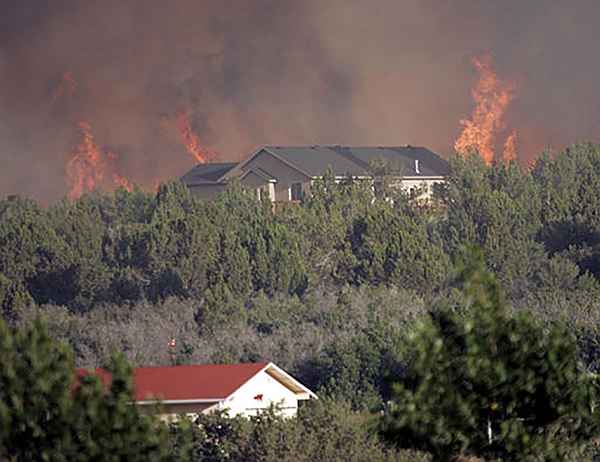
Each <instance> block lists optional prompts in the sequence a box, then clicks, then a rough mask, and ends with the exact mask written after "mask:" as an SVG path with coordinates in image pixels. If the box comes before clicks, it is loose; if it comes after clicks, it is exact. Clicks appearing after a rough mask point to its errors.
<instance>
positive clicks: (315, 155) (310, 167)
mask: <svg viewBox="0 0 600 462" xmlns="http://www.w3.org/2000/svg"><path fill="white" fill-rule="evenodd" d="M264 149H265V150H266V151H269V152H271V153H273V154H274V155H275V156H277V157H279V158H281V159H283V160H285V161H286V162H288V163H289V164H292V165H293V166H295V167H296V168H297V169H298V170H300V171H302V172H304V173H306V174H308V175H309V176H312V177H316V176H321V175H323V173H324V172H325V171H326V170H327V169H328V168H329V169H331V170H332V172H333V173H334V175H336V176H345V175H352V176H369V175H371V163H372V162H375V161H378V160H381V161H384V162H386V163H388V164H389V165H391V166H392V167H393V168H397V169H399V170H400V173H401V175H402V176H445V175H447V174H448V172H449V167H448V162H447V161H445V160H444V159H442V158H441V157H440V156H438V155H437V154H435V153H433V152H432V151H430V150H429V149H427V148H423V147H418V146H380V147H368V146H367V147H355V146H338V145H336V146H290V147H287V146H266V147H265V148H264ZM415 160H418V161H419V173H417V172H416V170H415V167H416V163H415Z"/></svg>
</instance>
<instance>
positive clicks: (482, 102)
mask: <svg viewBox="0 0 600 462" xmlns="http://www.w3.org/2000/svg"><path fill="white" fill-rule="evenodd" d="M473 65H474V66H475V68H476V69H477V71H478V72H479V80H478V81H477V83H476V85H475V87H474V88H473V90H472V92H471V94H472V96H473V100H474V101H475V108H474V109H473V112H472V114H471V118H470V119H468V120H466V119H463V120H461V121H460V124H461V125H462V127H463V130H462V132H461V134H460V136H459V137H458V139H457V140H456V142H455V143H454V149H455V150H456V151H457V152H459V153H461V154H466V153H468V152H469V151H471V150H475V151H477V152H478V153H479V155H480V156H481V157H482V158H483V159H484V160H485V162H486V163H487V164H491V163H492V161H493V159H494V151H495V146H496V136H497V133H498V131H500V130H502V129H503V128H504V120H503V118H504V114H505V113H506V110H507V108H508V105H509V104H510V102H511V101H512V99H513V97H514V90H515V85H514V84H513V83H511V82H505V81H501V80H499V79H498V76H497V75H496V73H495V72H494V69H493V67H492V59H491V56H489V55H485V56H482V57H478V58H473ZM515 136H516V134H515ZM515 136H513V135H511V136H510V137H509V138H511V137H512V140H510V144H512V146H513V147H514V137H515ZM508 142H509V140H507V143H508ZM515 154H516V153H515Z"/></svg>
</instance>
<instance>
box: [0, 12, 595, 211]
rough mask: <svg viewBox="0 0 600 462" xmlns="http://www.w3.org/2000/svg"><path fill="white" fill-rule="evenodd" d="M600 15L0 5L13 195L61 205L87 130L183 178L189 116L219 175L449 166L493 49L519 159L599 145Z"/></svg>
mask: <svg viewBox="0 0 600 462" xmlns="http://www.w3.org/2000/svg"><path fill="white" fill-rule="evenodd" d="M598 18H600V3H599V2H597V1H595V0H589V1H587V0H580V1H573V2H567V1H552V0H539V1H537V0H530V1H528V2H522V1H517V0H505V1H502V2H492V1H481V0H454V1H452V2H448V1H442V0H374V1H368V0H286V1H281V0H253V1H242V0H238V1H234V0H215V1H208V0H204V1H203V0H174V1H172V2H165V1H163V0H97V1H96V0H87V1H85V2H80V1H76V0H46V1H41V0H38V1H34V0H0V161H1V162H0V194H2V195H5V194H13V193H18V194H23V195H28V196H32V197H35V198H37V199H41V200H43V201H46V202H47V201H52V200H55V199H58V198H60V197H62V196H64V194H65V193H66V192H67V183H66V176H65V162H66V161H67V159H68V158H69V155H70V153H71V152H72V151H73V148H74V146H75V145H76V144H77V142H78V131H77V123H78V122H79V121H86V122H88V123H89V124H90V125H91V127H92V130H93V133H94V136H95V139H96V141H97V143H98V144H99V145H100V146H101V147H102V148H103V149H106V150H110V151H111V152H116V153H118V159H117V160H116V161H115V162H117V163H118V164H119V165H118V169H119V171H120V172H122V173H123V174H125V175H126V176H127V177H129V178H130V179H131V180H132V181H135V182H138V183H140V184H142V185H150V184H151V183H153V182H156V181H165V180H168V179H170V178H174V177H177V176H180V175H181V174H183V173H184V172H185V171H186V170H187V169H189V168H190V167H191V166H192V165H193V164H194V161H193V159H192V157H191V156H190V155H189V154H188V153H186V151H185V148H184V147H183V145H182V144H181V142H180V139H179V137H178V134H177V131H176V130H175V129H174V123H173V121H174V118H175V115H176V114H177V112H178V111H182V110H183V111H186V112H188V113H189V114H190V120H191V124H192V127H193V129H194V130H195V131H196V133H197V134H198V135H199V137H200V140H201V143H202V144H203V145H204V146H206V147H207V148H208V149H210V150H212V151H216V152H217V153H218V155H219V158H220V159H221V160H223V161H226V160H236V161H237V160H239V159H241V158H243V157H245V156H247V155H248V154H249V153H251V152H252V151H253V150H254V149H256V148H257V147H259V146H260V145H264V144H272V145H282V144H309V145H312V144H354V145H390V144H395V145H400V144H412V145H423V146H427V147H429V148H431V149H433V150H434V151H436V152H438V153H440V154H441V155H444V156H446V155H448V154H449V153H450V152H451V151H452V146H453V142H454V140H455V139H456V137H457V135H458V134H459V132H460V124H459V120H460V119H462V118H466V117H468V116H469V114H470V112H471V110H472V108H473V102H472V99H471V93H470V91H471V88H472V87H473V85H474V83H475V82H476V79H477V74H476V72H475V70H474V68H473V66H472V63H471V59H472V58H473V57H474V56H478V55H481V54H484V53H488V54H491V55H492V57H493V60H494V67H495V70H496V72H497V74H498V76H499V77H500V78H501V79H506V80H511V81H513V82H515V84H516V91H515V98H514V100H513V102H512V103H511V105H510V107H509V109H508V112H507V114H506V130H507V131H508V130H511V129H515V130H517V133H518V138H517V139H518V142H517V147H518V150H519V156H520V158H521V159H522V160H529V159H532V158H533V157H535V156H536V155H537V154H539V152H541V151H542V150H543V149H544V148H545V147H553V148H555V149H560V148H561V147H563V146H565V145H566V144H570V143H573V142H577V141H586V140H591V141H600V139H599V138H600V94H599V92H598V90H597V87H598V82H600V60H598V59H597V50H598V49H600V32H598V31H597V30H596V29H597V28H596V26H595V22H597V19H598ZM65 73H68V75H70V76H71V78H72V81H73V82H74V84H73V86H72V87H69V86H65V82H64V79H63V76H64V75H65ZM61 88H62V90H61Z"/></svg>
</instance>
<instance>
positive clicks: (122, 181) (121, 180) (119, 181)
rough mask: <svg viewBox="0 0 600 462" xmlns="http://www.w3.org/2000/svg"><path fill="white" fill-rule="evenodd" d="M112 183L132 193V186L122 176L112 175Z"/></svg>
mask: <svg viewBox="0 0 600 462" xmlns="http://www.w3.org/2000/svg"><path fill="white" fill-rule="evenodd" d="M112 178H113V183H114V184H115V185H117V186H119V187H121V188H123V189H125V190H127V191H129V192H131V191H133V184H132V183H131V181H129V180H128V179H127V178H125V177H124V176H121V175H119V174H118V173H113V177H112Z"/></svg>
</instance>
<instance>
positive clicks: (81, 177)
mask: <svg viewBox="0 0 600 462" xmlns="http://www.w3.org/2000/svg"><path fill="white" fill-rule="evenodd" d="M78 128H79V132H80V134H81V142H80V143H79V144H78V145H77V147H76V148H75V150H74V152H73V153H72V155H71V159H70V160H69V161H68V162H67V178H68V180H69V183H70V186H71V189H70V191H69V198H70V199H77V198H79V197H80V196H81V195H82V194H83V193H84V192H86V191H92V190H94V188H96V187H97V185H98V183H99V182H101V181H102V178H103V176H104V166H103V165H102V154H101V152H100V149H99V148H98V145H97V144H96V142H95V141H94V136H93V135H92V127H91V126H90V124H89V123H87V122H79V125H78Z"/></svg>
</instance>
